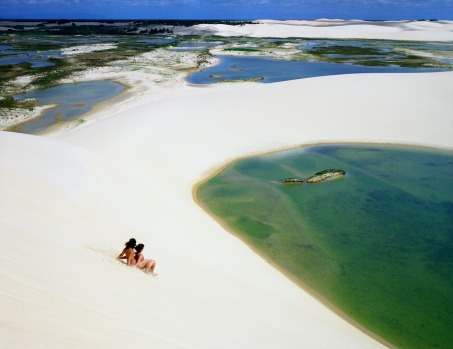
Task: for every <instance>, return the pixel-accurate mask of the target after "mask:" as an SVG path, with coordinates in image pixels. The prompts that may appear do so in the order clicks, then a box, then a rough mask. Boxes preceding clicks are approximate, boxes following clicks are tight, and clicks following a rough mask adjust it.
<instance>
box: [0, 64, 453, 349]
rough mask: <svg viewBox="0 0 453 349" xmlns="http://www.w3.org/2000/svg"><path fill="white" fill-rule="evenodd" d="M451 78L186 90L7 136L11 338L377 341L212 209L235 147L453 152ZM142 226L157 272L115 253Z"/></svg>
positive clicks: (5, 313) (2, 223)
mask: <svg viewBox="0 0 453 349" xmlns="http://www.w3.org/2000/svg"><path fill="white" fill-rule="evenodd" d="M452 82H453V73H421V74H379V75H377V74H362V75H344V76H333V77H321V78H313V79H304V80H297V81H289V82H282V83H276V84H267V85H260V84H241V85H224V86H217V87H215V88H191V87H189V86H185V87H184V88H181V89H175V91H174V93H173V95H169V94H167V95H166V96H165V98H163V99H161V100H153V101H151V102H149V103H147V104H146V103H145V104H143V103H141V105H138V106H136V107H132V106H131V105H129V107H128V108H124V109H122V110H120V111H119V112H117V113H115V114H112V115H109V116H108V117H106V116H105V115H104V116H103V117H102V118H98V119H96V118H94V119H93V120H92V122H90V123H86V126H82V127H80V128H77V129H75V130H72V131H71V132H60V133H56V134H53V136H52V137H50V136H48V137H42V136H30V135H22V134H15V133H8V132H0V191H1V192H0V195H1V198H2V199H1V201H0V205H1V208H0V231H1V234H2V244H1V245H0V278H1V285H2V288H1V293H2V297H1V298H0V305H1V308H2V313H1V316H0V319H1V327H0V328H1V330H0V341H1V343H2V347H5V348H124V347H129V346H131V345H137V346H139V347H143V348H172V349H173V348H194V349H202V348H247V349H248V348H301V347H307V348H379V347H382V345H381V344H380V343H378V342H377V341H375V340H374V339H372V338H371V337H369V336H367V335H366V334H364V333H363V332H361V331H359V330H358V329H357V328H356V327H354V326H352V325H351V324H349V323H348V322H346V321H345V320H343V319H342V318H341V317H339V316H338V315H336V314H335V313H334V312H332V311H331V310H329V309H328V308H326V307H325V306H324V305H323V304H321V303H320V302H319V301H318V300H316V299H315V298H313V297H312V296H311V295H309V294H308V293H306V292H305V291H304V290H303V289H301V288H299V287H298V286H296V285H295V284H293V283H292V282H291V281H290V280H288V279H287V278H286V277H285V276H284V275H283V274H281V273H280V272H279V271H277V270H276V269H275V268H274V267H272V266H271V265H270V264H269V263H268V262H267V261H266V260H264V259H263V258H261V257H260V256H258V255H256V254H255V253H254V252H253V251H252V250H250V249H249V248H248V247H247V246H245V245H244V243H242V242H241V241H240V240H239V239H237V238H236V237H234V236H233V235H230V234H229V233H227V232H226V231H225V229H224V228H223V227H222V226H221V225H219V224H218V223H217V222H216V221H215V220H213V219H212V218H211V217H210V216H209V215H207V214H206V213H205V212H204V211H203V210H202V209H201V208H200V207H199V206H198V205H197V204H196V203H195V201H194V199H193V196H192V194H193V193H192V190H193V187H194V185H196V184H197V183H198V182H199V181H200V180H201V179H203V178H206V176H208V175H209V174H211V173H212V172H213V171H215V170H216V169H218V168H219V167H220V166H221V165H222V164H224V163H226V162H227V161H230V160H232V159H234V158H237V157H239V156H245V155H250V154H254V153H257V152H265V151H271V150H276V149H282V148H288V147H293V146H297V145H302V144H311V143H320V142H363V141H372V142H386V143H402V144H420V145H426V146H434V147H441V148H447V149H453V138H452V137H451V135H452V134H453V117H452V115H453V114H452V110H453V83H452ZM130 237H135V238H136V239H137V240H138V241H139V242H143V243H144V244H145V250H144V255H145V257H153V258H154V259H156V260H157V262H158V265H157V269H156V271H157V272H158V273H159V274H160V275H159V278H158V279H153V278H152V277H150V276H148V275H145V274H144V273H142V272H140V271H138V270H133V269H129V268H128V267H126V266H124V265H123V264H121V263H119V262H116V261H115V260H114V258H115V256H116V255H117V254H118V253H119V252H120V250H121V248H122V245H123V243H124V242H125V241H127V240H128V239H129V238H130Z"/></svg>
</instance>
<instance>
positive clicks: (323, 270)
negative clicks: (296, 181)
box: [198, 145, 453, 348]
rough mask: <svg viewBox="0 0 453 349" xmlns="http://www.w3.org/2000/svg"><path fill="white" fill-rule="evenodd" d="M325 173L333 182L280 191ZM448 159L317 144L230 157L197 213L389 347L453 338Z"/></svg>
mask: <svg viewBox="0 0 453 349" xmlns="http://www.w3.org/2000/svg"><path fill="white" fill-rule="evenodd" d="M325 168H342V169H344V170H345V171H346V173H347V175H346V176H345V177H343V178H341V179H336V180H332V181H327V182H324V183H318V184H311V185H309V184H303V185H283V184H281V183H280V181H281V180H282V179H284V178H287V177H297V178H305V177H308V176H310V175H312V174H313V173H315V172H316V171H319V170H323V169H325ZM451 178H453V153H452V152H447V151H435V150H432V149H425V148H409V147H396V146H377V145H325V146H313V147H308V148H302V149H296V150H290V151H284V152H277V153H273V154H269V155H263V156H259V157H253V158H248V159H244V160H239V161H237V162H234V163H232V164H231V165H229V166H228V167H226V168H225V169H224V170H223V171H221V172H220V173H219V174H217V175H215V176H214V177H212V178H211V179H209V180H208V181H206V182H205V183H204V184H202V185H201V186H200V187H199V190H198V197H199V199H200V200H201V202H202V203H203V205H205V207H206V208H207V209H208V210H209V211H210V212H212V213H213V214H214V215H215V216H218V217H219V218H220V219H221V220H222V221H224V222H225V223H226V224H227V226H229V227H230V229H231V230H232V231H234V232H235V233H236V234H238V236H239V237H240V238H242V239H243V240H244V241H245V242H246V243H248V244H250V245H251V246H252V247H253V248H254V249H257V250H258V251H260V253H262V254H263V255H264V256H265V258H266V259H268V260H270V261H271V263H273V264H275V265H277V266H278V268H279V269H281V270H283V271H284V272H286V273H288V274H290V275H292V277H295V278H296V279H297V280H298V281H299V282H300V284H302V285H303V287H305V288H307V289H308V290H311V292H313V293H314V294H316V295H318V296H319V297H320V298H321V299H323V300H324V301H327V303H328V304H330V305H333V307H334V308H336V309H337V310H339V312H340V313H342V314H344V315H345V316H346V317H348V318H350V319H353V321H356V322H357V323H359V324H360V325H361V326H363V327H364V328H366V329H368V330H370V331H371V332H372V333H374V334H375V335H377V336H378V337H381V338H383V339H384V340H386V341H388V342H389V343H391V344H392V345H394V346H396V347H398V348H447V347H449V345H450V344H451V343H452V342H453V335H452V333H451V324H452V323H453V315H452V312H451V310H452V309H453V296H452V293H451V290H452V288H453V277H452V275H453V259H452V256H453V231H452V229H451V227H452V226H453V182H452V180H451Z"/></svg>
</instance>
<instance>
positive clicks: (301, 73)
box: [187, 56, 439, 84]
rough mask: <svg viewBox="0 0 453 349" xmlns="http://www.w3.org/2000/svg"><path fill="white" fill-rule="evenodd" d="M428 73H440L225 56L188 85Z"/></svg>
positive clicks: (426, 70)
mask: <svg viewBox="0 0 453 349" xmlns="http://www.w3.org/2000/svg"><path fill="white" fill-rule="evenodd" d="M430 71H431V72H432V71H439V70H438V69H430V68H404V67H398V66H386V67H366V66H359V65H353V64H340V63H324V62H304V61H287V60H276V59H272V58H263V57H237V56H224V57H222V58H221V62H220V64H218V65H216V66H213V67H210V68H207V69H204V70H202V71H200V72H196V73H194V74H192V75H190V76H189V77H188V78H187V81H188V82H190V83H192V84H211V83H215V82H221V81H224V80H248V79H253V78H257V77H263V80H261V81H260V82H263V83H272V82H278V81H286V80H294V79H303V78H310V77H316V76H326V75H338V74H356V73H411V72H430Z"/></svg>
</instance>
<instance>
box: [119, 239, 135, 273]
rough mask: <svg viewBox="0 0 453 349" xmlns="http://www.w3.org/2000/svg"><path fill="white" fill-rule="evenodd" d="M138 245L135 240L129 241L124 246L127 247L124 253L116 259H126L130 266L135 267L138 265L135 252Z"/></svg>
mask: <svg viewBox="0 0 453 349" xmlns="http://www.w3.org/2000/svg"><path fill="white" fill-rule="evenodd" d="M136 244H137V241H136V240H135V239H133V238H132V239H129V241H128V242H126V243H125V244H124V245H125V247H124V249H123V251H122V252H121V253H120V254H119V255H118V257H116V259H125V260H126V262H127V265H128V266H130V267H133V266H135V265H136V264H137V262H136V260H135V252H134V248H135V246H136Z"/></svg>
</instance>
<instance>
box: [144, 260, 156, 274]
mask: <svg viewBox="0 0 453 349" xmlns="http://www.w3.org/2000/svg"><path fill="white" fill-rule="evenodd" d="M155 267H156V261H153V260H152V259H150V260H148V264H147V265H146V267H145V272H146V273H149V272H150V271H151V274H152V275H153V276H157V274H156V273H155V272H154V268H155Z"/></svg>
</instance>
